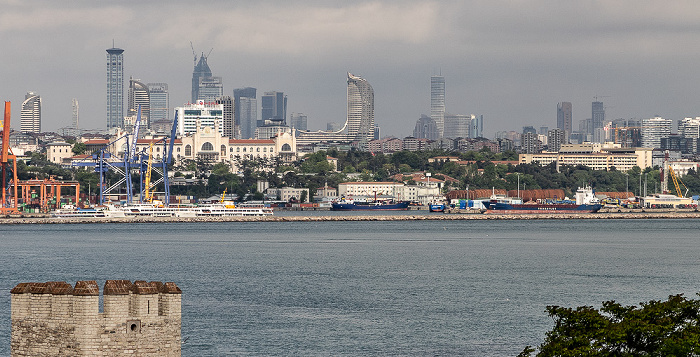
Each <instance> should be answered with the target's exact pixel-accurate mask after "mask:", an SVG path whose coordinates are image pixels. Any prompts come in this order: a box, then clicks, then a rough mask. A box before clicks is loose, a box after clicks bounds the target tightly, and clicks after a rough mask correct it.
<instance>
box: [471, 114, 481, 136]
mask: <svg viewBox="0 0 700 357" xmlns="http://www.w3.org/2000/svg"><path fill="white" fill-rule="evenodd" d="M469 137H470V138H472V139H476V138H483V137H484V116H483V115H479V116H478V117H477V116H475V115H472V120H471V125H470V129H469Z"/></svg>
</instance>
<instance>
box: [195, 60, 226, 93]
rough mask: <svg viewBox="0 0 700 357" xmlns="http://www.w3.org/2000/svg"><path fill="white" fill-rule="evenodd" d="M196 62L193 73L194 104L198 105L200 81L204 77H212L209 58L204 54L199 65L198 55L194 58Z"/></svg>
mask: <svg viewBox="0 0 700 357" xmlns="http://www.w3.org/2000/svg"><path fill="white" fill-rule="evenodd" d="M194 61H195V63H196V64H195V66H194V71H193V72H192V100H191V102H192V103H196V102H197V100H198V99H199V79H200V78H202V77H211V76H212V74H211V69H210V68H209V64H207V57H206V56H204V53H202V56H201V57H199V63H197V56H196V55H195V57H194ZM222 95H223V94H222Z"/></svg>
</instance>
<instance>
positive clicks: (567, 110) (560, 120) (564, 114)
mask: <svg viewBox="0 0 700 357" xmlns="http://www.w3.org/2000/svg"><path fill="white" fill-rule="evenodd" d="M571 123H572V119H571V102H561V103H559V104H557V129H561V130H563V131H564V137H563V138H562V140H563V142H564V143H567V142H568V140H569V135H571V130H572V128H571V125H572V124H571Z"/></svg>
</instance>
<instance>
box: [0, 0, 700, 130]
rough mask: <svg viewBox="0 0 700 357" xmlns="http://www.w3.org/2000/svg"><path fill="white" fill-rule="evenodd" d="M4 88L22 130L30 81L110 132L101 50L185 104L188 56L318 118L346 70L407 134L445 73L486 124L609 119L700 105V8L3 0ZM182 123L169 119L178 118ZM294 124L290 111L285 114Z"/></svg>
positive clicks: (466, 108)
mask: <svg viewBox="0 0 700 357" xmlns="http://www.w3.org/2000/svg"><path fill="white" fill-rule="evenodd" d="M2 6H3V12H2V14H0V38H1V40H0V44H1V45H2V52H3V54H4V56H3V62H2V63H3V65H2V66H1V67H0V81H1V82H0V98H1V99H2V100H5V101H12V102H13V127H14V128H18V127H19V126H18V125H19V120H18V119H19V109H20V105H21V103H22V100H23V99H24V95H25V93H26V92H28V91H33V92H36V93H38V94H39V95H41V97H42V101H43V107H42V111H43V113H42V122H43V130H44V131H52V130H57V129H58V128H60V127H64V126H68V125H70V121H71V99H72V98H77V99H78V100H79V101H80V120H81V123H80V126H81V127H82V128H98V129H104V128H105V122H106V118H105V116H106V110H105V105H106V100H105V96H106V73H105V49H107V48H110V47H112V43H113V42H112V41H114V45H115V46H116V47H119V48H123V49H124V50H125V51H124V63H125V65H124V68H125V70H124V75H125V77H126V79H127V82H128V78H129V77H133V78H139V79H141V80H142V81H144V82H165V83H168V84H169V90H170V106H171V107H175V106H179V105H181V104H183V103H186V102H187V101H188V100H189V99H190V91H191V80H192V69H193V65H194V63H193V54H192V50H191V48H190V41H192V43H193V44H194V49H195V51H196V53H197V54H198V55H200V54H201V53H202V52H203V53H204V54H207V53H209V51H210V50H211V49H212V48H213V51H212V52H211V54H210V56H209V60H208V62H209V66H210V67H211V69H212V72H213V74H214V75H215V76H221V77H223V83H224V93H225V94H226V95H232V92H233V89H234V88H241V87H245V86H251V87H256V88H258V90H259V92H264V91H274V90H277V91H283V92H284V93H285V94H286V95H288V98H289V107H288V113H296V112H302V113H304V114H306V115H307V116H308V120H309V124H308V127H309V129H314V130H315V129H321V128H325V125H326V123H327V122H338V123H341V122H344V121H345V116H346V109H347V107H346V83H345V81H346V72H348V71H349V72H352V73H354V74H358V75H361V76H362V77H363V78H365V79H367V80H368V81H369V82H370V83H371V84H372V86H373V87H374V91H375V116H376V123H377V125H379V126H380V127H381V128H382V135H394V136H398V137H403V136H406V135H410V134H411V133H412V130H413V126H414V124H415V122H416V120H417V119H418V118H419V116H420V114H430V76H431V75H433V74H438V73H441V74H442V75H443V76H445V80H446V108H447V111H448V112H449V113H454V114H476V115H483V116H484V135H485V136H487V137H493V134H494V132H495V131H500V130H516V131H519V130H520V129H521V128H522V126H524V125H534V126H540V125H545V126H549V127H555V126H556V104H557V103H558V102H562V101H569V102H572V104H573V121H574V127H576V126H577V124H578V121H579V120H583V119H586V118H589V117H590V116H591V102H592V101H593V100H594V96H599V99H600V100H601V101H603V102H604V103H605V105H606V118H607V119H615V118H637V119H641V118H649V117H653V116H655V115H660V116H663V117H665V118H668V119H674V120H677V119H681V118H683V117H686V116H693V117H695V116H700V103H698V101H697V100H695V98H694V93H695V87H696V83H698V82H700V73H698V71H696V70H695V66H696V63H698V61H699V60H700V49H699V48H698V46H697V45H696V44H697V41H698V39H699V38H700V21H697V20H698V19H697V18H698V17H699V16H700V15H698V14H700V3H697V2H692V1H682V2H674V3H673V4H672V5H669V4H668V3H667V2H662V1H651V2H644V3H639V2H633V1H616V2H600V1H580V2H571V3H568V2H567V3H561V2H559V1H528V2H518V3H512V2H493V1H474V2H463V1H439V2H437V1H436V2H424V1H412V0H409V1H371V2H368V1H304V2H301V3H289V2H283V1H259V2H255V3H231V2H228V1H210V2H206V3H204V4H202V3H193V2H188V1H167V2H166V1H153V2H147V3H142V2H136V1H126V2H120V3H119V4H114V3H102V2H93V1H74V2H70V3H68V4H65V3H59V2H53V1H38V2H31V3H27V2H21V1H12V0H10V1H3V5H2ZM171 118H172V114H171ZM287 119H288V118H287Z"/></svg>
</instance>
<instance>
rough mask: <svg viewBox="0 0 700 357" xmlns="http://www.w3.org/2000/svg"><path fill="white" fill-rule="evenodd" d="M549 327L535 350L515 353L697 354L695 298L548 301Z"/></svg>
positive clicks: (699, 325)
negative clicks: (594, 303)
mask: <svg viewBox="0 0 700 357" xmlns="http://www.w3.org/2000/svg"><path fill="white" fill-rule="evenodd" d="M546 311H547V313H548V314H549V316H550V317H552V319H553V320H554V327H553V328H552V330H551V331H549V332H547V335H546V337H545V340H544V343H542V345H540V346H539V348H538V351H536V350H534V349H533V348H531V347H530V346H527V347H526V348H525V349H524V350H523V351H522V352H521V353H520V355H519V356H523V357H525V356H532V353H534V352H537V353H536V354H535V356H541V357H547V356H698V355H700V301H699V300H694V299H688V298H685V297H684V296H683V295H682V294H680V295H672V296H669V297H668V300H666V301H660V300H652V301H649V302H646V303H640V305H639V306H634V305H633V306H623V305H621V304H619V303H616V302H615V301H607V302H604V303H603V306H602V307H601V308H600V310H597V309H594V308H593V307H591V306H579V307H577V308H566V307H559V306H548V307H547V310H546Z"/></svg>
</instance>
